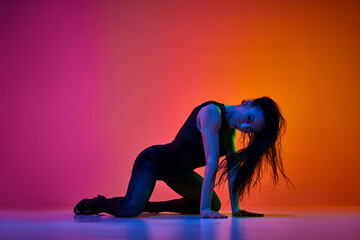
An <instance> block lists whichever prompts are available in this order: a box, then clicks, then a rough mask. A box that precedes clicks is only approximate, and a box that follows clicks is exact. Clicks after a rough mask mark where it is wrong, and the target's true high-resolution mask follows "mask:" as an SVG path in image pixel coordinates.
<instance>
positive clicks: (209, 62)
mask: <svg viewBox="0 0 360 240" xmlns="http://www.w3.org/2000/svg"><path fill="white" fill-rule="evenodd" d="M359 12H360V2H359V1H355V0H354V1H350V0H349V1H340V0H339V1H321V0H315V1H295V0H293V1H291V0H290V1H277V0H271V1H256V2H253V1H165V0H164V1H160V0H155V1H105V0H104V1H100V0H99V1H70V0H69V1H10V0H9V1H1V3H0V26H1V27H0V36H1V37H0V52H1V54H0V61H1V62H0V104H1V105H0V107H1V118H0V130H1V137H0V141H1V142H0V144H1V145H0V169H1V175H0V194H1V198H0V208H5V209H47V208H69V209H72V208H73V207H74V205H75V204H76V203H77V202H78V201H79V200H81V199H82V198H92V197H95V196H96V195H97V194H98V193H99V194H102V195H105V196H106V197H114V196H123V195H124V194H125V192H126V188H127V184H128V181H129V178H130V172H131V168H132V164H133V161H134V160H135V158H136V156H137V154H139V153H140V152H141V151H142V150H143V149H144V148H146V147H148V146H150V145H155V144H163V143H168V142H170V141H172V140H173V138H174V137H175V135H176V133H177V131H178V130H179V129H180V127H181V126H182V124H183V123H184V121H185V120H186V118H187V117H188V115H189V114H190V112H191V110H192V109H193V108H194V107H195V106H197V105H199V104H201V103H202V102H205V101H207V100H215V101H219V102H222V103H225V104H239V103H240V102H241V100H242V99H244V98H252V97H261V96H264V95H267V96H270V97H272V98H273V99H274V100H275V101H277V102H278V103H279V105H280V107H281V109H282V111H283V114H284V116H285V118H286V119H287V121H288V130H287V133H286V135H285V137H284V139H283V150H284V152H283V159H284V166H285V170H286V173H287V174H288V176H289V177H290V178H291V180H292V181H293V183H294V184H295V187H296V189H295V190H292V189H288V188H287V187H286V185H285V184H284V182H283V181H281V182H280V185H279V186H278V188H277V190H276V191H272V188H271V185H270V184H269V178H268V176H265V178H264V180H263V185H262V188H261V192H260V191H259V190H260V189H259V188H258V189H257V190H256V191H254V192H253V193H252V195H250V197H247V198H246V199H245V202H244V206H245V207H277V206H310V205H316V206H320V205H322V206H324V205H326V206H350V205H360V187H359V177H358V176H359V170H360V158H359V155H358V153H357V149H358V148H359V146H360V140H359V137H358V136H359V134H360V130H359V127H358V126H359V123H360V110H359V109H360V108H359V103H360V97H359V92H360V86H359V85H360V84H359V77H360V71H359V60H360V49H359V42H360V15H359ZM197 171H198V172H199V173H202V172H203V168H202V169H198V170H197ZM216 191H217V192H218V193H219V195H220V198H221V200H222V203H223V209H227V208H228V207H229V205H228V202H227V201H228V194H227V190H226V187H225V188H224V189H220V190H219V189H216ZM176 197H178V195H177V194H176V193H174V192H172V191H171V190H170V189H169V188H168V187H167V186H166V185H165V184H164V183H162V182H158V183H157V185H156V188H155V191H154V194H153V196H152V198H151V200H166V199H171V198H176Z"/></svg>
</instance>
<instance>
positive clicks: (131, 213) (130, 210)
mask: <svg viewBox="0 0 360 240" xmlns="http://www.w3.org/2000/svg"><path fill="white" fill-rule="evenodd" d="M143 208H144V207H143V206H139V204H137V203H135V202H133V203H131V202H130V203H124V204H123V205H122V206H121V207H119V208H118V209H116V211H115V217H136V216H138V215H140V214H141V213H142V211H143Z"/></svg>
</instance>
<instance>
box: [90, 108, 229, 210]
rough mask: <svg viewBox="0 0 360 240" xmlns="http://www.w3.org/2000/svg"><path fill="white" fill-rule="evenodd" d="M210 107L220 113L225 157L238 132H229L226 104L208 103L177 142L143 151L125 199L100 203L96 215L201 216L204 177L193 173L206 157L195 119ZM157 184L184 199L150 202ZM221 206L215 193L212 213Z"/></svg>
mask: <svg viewBox="0 0 360 240" xmlns="http://www.w3.org/2000/svg"><path fill="white" fill-rule="evenodd" d="M211 103H213V104H215V105H216V106H218V107H219V108H220V110H221V115H222V124H221V128H220V130H219V157H222V156H224V155H225V153H226V150H227V149H228V147H229V146H230V144H231V138H232V135H233V133H234V131H235V129H232V128H229V126H228V124H227V123H226V118H225V106H224V104H221V103H218V102H215V101H208V102H205V103H203V104H201V105H199V106H197V107H196V108H195V109H194V110H193V111H192V112H191V114H190V116H189V117H188V119H187V120H186V122H185V123H184V125H183V126H182V127H181V129H180V131H179V132H178V134H177V135H176V137H175V139H174V141H172V142H171V143H168V144H165V145H155V146H151V147H149V148H147V149H145V150H144V151H142V152H141V153H140V154H139V155H138V157H137V158H136V160H135V163H134V166H133V169H132V173H131V178H130V181H129V185H128V189H127V192H126V195H125V196H124V197H114V198H108V199H103V200H101V201H98V203H97V206H96V207H97V212H106V213H109V214H112V215H114V216H119V217H124V216H125V217H129V216H137V215H139V214H140V213H141V212H143V211H144V212H164V211H165V212H178V213H190V214H198V213H199V212H200V199H201V191H202V183H203V177H201V176H200V175H199V174H198V173H196V172H195V171H194V169H195V168H198V167H201V166H205V153H204V146H203V141H202V135H201V132H200V131H199V130H198V129H197V127H196V117H197V115H198V113H199V111H200V109H201V108H202V107H204V106H206V105H208V104H211ZM157 180H163V181H164V182H165V183H166V184H167V185H168V186H169V187H170V188H171V189H173V190H174V191H175V192H176V193H178V194H179V195H181V196H182V198H179V199H174V200H169V201H164V202H149V199H150V196H151V194H152V192H153V190H154V187H155V183H156V181H157ZM220 206H221V203H220V199H219V197H218V196H217V195H216V193H215V191H213V193H212V196H211V209H212V210H214V211H219V209H220Z"/></svg>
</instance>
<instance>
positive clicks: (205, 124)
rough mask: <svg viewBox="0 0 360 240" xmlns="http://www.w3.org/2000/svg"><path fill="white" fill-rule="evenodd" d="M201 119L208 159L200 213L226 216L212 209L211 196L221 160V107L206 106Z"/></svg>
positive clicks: (219, 216) (202, 215)
mask: <svg viewBox="0 0 360 240" xmlns="http://www.w3.org/2000/svg"><path fill="white" fill-rule="evenodd" d="M199 120H200V128H201V134H202V139H203V144H204V151H205V159H206V166H205V174H204V181H203V186H202V192H201V201H200V215H201V217H202V218H226V216H224V215H222V214H220V213H218V212H216V211H212V210H211V196H212V193H213V188H214V183H215V178H212V176H213V175H214V174H215V172H216V167H217V164H218V162H219V129H220V126H221V112H220V109H219V108H218V107H217V106H216V105H213V104H210V105H207V106H205V107H204V108H202V109H201V110H200V112H199Z"/></svg>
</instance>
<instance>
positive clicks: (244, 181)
mask: <svg viewBox="0 0 360 240" xmlns="http://www.w3.org/2000/svg"><path fill="white" fill-rule="evenodd" d="M245 102H247V101H245V100H243V101H242V104H244V103H245ZM251 107H259V108H260V109H261V110H262V112H263V114H264V118H265V127H264V129H263V130H262V131H261V132H251V133H246V134H245V133H243V135H242V142H243V143H244V144H245V145H246V143H247V146H246V147H245V148H243V149H240V150H238V151H237V152H236V153H234V154H232V155H231V156H229V157H227V158H225V159H224V160H223V161H222V162H221V163H220V164H219V165H218V167H217V170H216V172H219V174H220V175H219V180H218V183H217V184H216V185H219V184H221V183H224V182H225V180H226V178H227V177H228V178H230V177H232V176H235V178H234V181H233V184H232V186H231V189H230V190H231V193H232V194H234V195H236V194H238V196H239V200H242V199H243V197H244V193H245V191H246V190H247V192H248V193H250V190H251V189H252V188H254V187H255V186H256V185H257V184H259V183H260V179H261V178H262V167H263V165H264V164H265V166H270V167H271V170H272V180H273V185H274V186H275V185H276V184H277V183H278V181H279V175H278V172H280V173H281V175H282V176H283V177H284V178H285V180H286V183H287V185H288V186H289V182H290V184H291V185H292V186H294V185H293V184H292V183H291V181H290V179H289V178H288V177H287V176H286V175H285V172H284V168H283V164H282V160H281V155H280V150H281V137H282V135H283V134H284V133H285V131H286V120H285V119H284V118H283V116H282V115H281V112H280V109H279V106H278V105H277V103H276V102H274V101H273V100H272V99H271V98H269V97H262V98H257V99H254V100H253V101H252V103H251Z"/></svg>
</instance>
